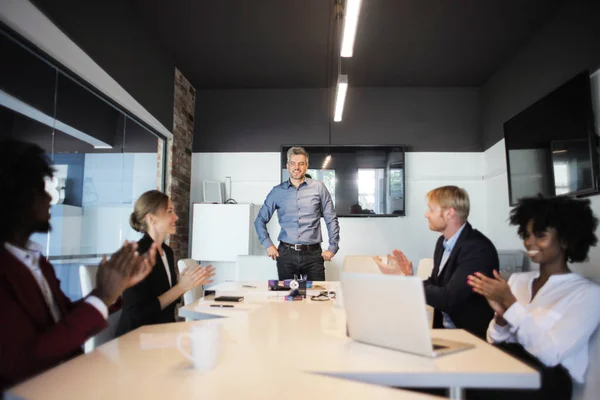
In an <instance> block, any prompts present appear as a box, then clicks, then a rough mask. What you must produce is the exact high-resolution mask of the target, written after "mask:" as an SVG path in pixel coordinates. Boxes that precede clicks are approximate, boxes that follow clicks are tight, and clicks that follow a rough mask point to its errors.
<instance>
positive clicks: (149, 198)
mask: <svg viewBox="0 0 600 400" xmlns="http://www.w3.org/2000/svg"><path fill="white" fill-rule="evenodd" d="M168 204H169V196H167V195H166V194H164V193H163V192H161V191H159V190H149V191H147V192H146V193H144V194H142V195H141V196H140V198H139V199H137V201H136V202H135V206H134V207H133V212H132V213H131V215H130V216H129V225H131V227H132V228H133V229H134V230H136V231H138V232H147V231H148V226H147V225H146V215H148V214H154V215H155V214H156V213H157V212H158V210H161V209H166V208H167V206H168Z"/></svg>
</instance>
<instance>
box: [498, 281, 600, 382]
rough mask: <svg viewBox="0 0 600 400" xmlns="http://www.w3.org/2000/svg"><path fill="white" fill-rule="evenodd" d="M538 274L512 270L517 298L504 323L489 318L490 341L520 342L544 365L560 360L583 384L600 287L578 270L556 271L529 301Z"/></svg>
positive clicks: (599, 320) (599, 319)
mask: <svg viewBox="0 0 600 400" xmlns="http://www.w3.org/2000/svg"><path fill="white" fill-rule="evenodd" d="M539 275H540V274H539V271H532V272H525V273H516V274H512V275H511V277H510V278H509V280H508V284H509V285H510V288H511V290H512V292H513V294H514V295H515V297H516V298H517V302H516V303H514V304H513V305H512V306H510V308H509V309H508V310H506V311H505V313H504V319H505V320H506V321H507V322H508V323H507V324H506V325H505V326H500V325H498V324H496V322H495V321H494V320H492V321H491V322H490V325H489V327H488V331H487V338H488V341H489V342H490V343H499V342H511V343H519V344H520V345H522V346H523V347H524V348H525V350H527V351H528V352H529V353H530V354H531V355H533V356H535V357H536V358H537V359H538V360H539V361H540V362H541V363H542V364H544V365H546V366H548V367H553V366H556V365H558V364H562V366H563V367H565V368H566V369H567V370H568V371H569V374H571V377H572V378H573V379H574V380H575V381H577V382H580V383H583V382H584V380H585V372H586V369H587V366H588V358H589V356H588V347H589V340H590V336H591V335H592V333H594V330H595V329H596V327H597V326H598V324H599V323H600V307H599V306H598V305H599V304H600V286H598V285H597V284H595V283H593V282H592V281H590V280H588V279H585V278H583V277H582V276H580V275H577V274H575V273H569V274H562V275H552V276H551V277H550V278H549V279H548V281H547V282H546V283H545V284H544V286H542V287H541V288H540V289H539V290H538V292H537V294H536V296H535V298H533V300H531V293H532V286H531V285H532V283H533V280H534V279H535V278H537V277H538V276H539Z"/></svg>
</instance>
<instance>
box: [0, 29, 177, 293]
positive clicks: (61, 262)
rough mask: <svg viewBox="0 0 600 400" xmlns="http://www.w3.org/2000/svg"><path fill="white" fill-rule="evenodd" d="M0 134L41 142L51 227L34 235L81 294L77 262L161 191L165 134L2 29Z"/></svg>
mask: <svg viewBox="0 0 600 400" xmlns="http://www.w3.org/2000/svg"><path fill="white" fill-rule="evenodd" d="M0 54H2V58H3V59H5V60H6V59H10V60H11V62H10V63H0V136H1V137H7V136H9V137H14V138H17V139H19V140H24V141H28V142H31V143H36V144H38V145H40V146H41V147H42V148H43V149H44V150H45V151H46V152H47V154H48V157H49V158H50V160H51V161H52V164H53V166H54V168H55V171H56V172H55V175H54V177H53V179H51V180H48V182H47V183H46V188H47V190H48V192H49V193H50V194H51V195H52V196H53V202H52V206H51V220H50V222H51V226H52V230H51V231H50V232H49V233H47V234H34V235H33V236H32V240H33V241H35V242H37V243H39V244H41V245H42V247H43V248H44V254H45V255H46V256H47V257H48V258H49V260H50V261H51V262H52V264H53V265H54V267H55V270H56V273H57V276H58V277H59V279H60V280H61V288H62V289H63V291H64V292H65V293H66V294H67V295H68V296H69V297H70V298H71V299H77V298H80V297H81V296H82V295H85V294H87V293H81V288H80V282H79V266H80V265H82V264H94V263H97V262H98V261H99V260H100V259H101V258H102V256H103V255H105V254H112V253H113V252H114V251H115V250H117V249H118V248H119V247H120V245H121V244H122V242H123V241H124V240H125V239H129V240H138V239H139V237H140V234H139V233H137V232H135V231H133V230H132V229H131V228H130V226H129V215H130V214H131V212H132V211H133V203H134V202H135V200H136V199H137V197H139V195H140V194H141V193H143V192H145V191H147V190H151V189H157V188H159V189H161V188H163V186H164V185H163V182H162V174H161V172H162V170H163V165H162V160H164V154H159V151H160V152H164V150H162V149H164V148H166V146H163V145H162V142H163V138H161V137H160V136H159V135H158V134H156V133H155V132H154V131H152V130H151V129H148V128H147V127H145V126H143V125H142V124H140V123H138V122H137V120H136V119H135V118H134V117H133V116H131V115H128V114H127V113H126V112H125V111H124V110H122V109H120V108H119V107H118V106H116V105H115V104H113V103H112V102H111V101H109V100H107V99H106V98H104V97H103V96H101V95H99V94H98V93H97V92H96V91H95V90H92V89H91V88H89V87H87V86H86V85H85V84H83V83H82V82H80V81H78V80H77V79H74V78H72V77H71V76H70V75H69V74H68V73H66V72H65V71H63V70H62V68H61V66H60V65H58V64H56V63H54V62H53V60H49V59H48V58H46V57H44V56H43V55H41V54H39V53H38V52H36V50H35V49H33V48H31V47H29V45H28V44H27V43H25V42H23V41H21V40H20V39H19V38H17V37H15V36H14V35H13V34H12V33H10V32H5V31H1V30H0Z"/></svg>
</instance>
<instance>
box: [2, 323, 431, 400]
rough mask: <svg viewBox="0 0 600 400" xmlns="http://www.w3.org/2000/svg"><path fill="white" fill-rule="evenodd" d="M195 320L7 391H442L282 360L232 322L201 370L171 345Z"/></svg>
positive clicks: (340, 399)
mask: <svg viewBox="0 0 600 400" xmlns="http://www.w3.org/2000/svg"><path fill="white" fill-rule="evenodd" d="M198 323H203V322H191V323H187V322H186V323H176V324H163V325H151V326H145V327H142V328H139V329H137V330H135V331H133V332H130V333H128V334H127V335H124V336H122V337H121V338H119V339H116V340H113V341H111V342H109V343H106V344H105V345H103V346H101V347H99V348H98V349H96V350H95V351H93V352H91V353H88V354H85V355H82V356H79V357H77V358H75V359H73V360H71V361H69V362H67V363H64V364H62V365H60V366H58V367H56V368H54V369H51V370H49V371H47V372H45V373H43V374H41V375H39V376H38V377H35V378H33V379H30V380H28V381H26V382H24V383H22V384H20V385H18V386H16V387H14V388H12V389H11V390H10V391H9V393H7V397H6V398H7V399H15V398H25V399H30V400H37V399H47V400H54V399H98V400H106V399H111V400H118V399H240V398H242V399H257V400H258V399H261V400H262V399H290V400H306V399H307V398H309V397H310V396H315V395H317V396H324V397H325V398H327V399H334V400H348V399H351V398H361V399H365V398H368V399H373V400H376V399H381V400H384V399H385V400H395V399H407V400H427V399H439V397H436V396H431V395H425V394H420V393H415V392H408V391H404V390H397V389H391V388H386V387H382V386H375V385H369V384H365V383H359V382H352V381H349V380H341V379H335V378H333V377H326V376H321V375H317V374H311V373H306V372H303V371H301V370H300V369H299V368H296V367H286V366H284V365H286V364H287V363H277V362H274V360H273V359H272V358H270V357H263V356H261V354H260V351H256V350H255V349H249V348H246V345H245V342H243V341H240V340H239V338H240V336H239V333H238V332H235V327H236V324H233V325H230V327H229V328H230V329H234V331H229V330H228V333H227V334H226V335H225V349H224V353H223V356H222V358H221V362H220V363H219V365H218V366H217V367H216V368H215V369H214V370H212V371H210V372H207V373H201V372H198V371H196V370H194V369H193V368H192V367H191V363H190V362H189V361H188V360H187V359H186V358H184V356H182V355H181V354H180V353H179V352H178V350H177V349H176V348H175V340H176V338H177V336H178V334H179V333H180V332H185V331H189V328H190V325H192V324H198ZM232 332H233V334H232ZM281 358H282V360H285V358H286V357H285V355H282V356H281ZM282 364H283V365H282Z"/></svg>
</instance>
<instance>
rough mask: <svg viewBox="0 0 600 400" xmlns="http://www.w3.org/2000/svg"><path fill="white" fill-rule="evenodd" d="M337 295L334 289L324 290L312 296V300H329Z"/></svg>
mask: <svg viewBox="0 0 600 400" xmlns="http://www.w3.org/2000/svg"><path fill="white" fill-rule="evenodd" d="M335 296H336V295H335V292H334V291H327V290H324V291H322V292H321V293H319V294H318V295H316V296H310V299H311V300H312V301H327V300H330V299H335Z"/></svg>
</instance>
